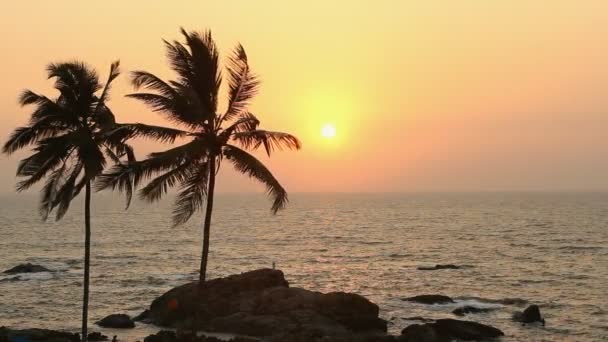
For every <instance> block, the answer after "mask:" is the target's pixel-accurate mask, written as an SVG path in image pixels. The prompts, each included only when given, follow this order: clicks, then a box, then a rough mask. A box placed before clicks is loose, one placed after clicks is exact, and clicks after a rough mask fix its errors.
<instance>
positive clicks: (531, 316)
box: [513, 305, 545, 325]
mask: <svg viewBox="0 0 608 342" xmlns="http://www.w3.org/2000/svg"><path fill="white" fill-rule="evenodd" d="M513 320H514V321H517V322H521V323H534V322H540V323H542V324H543V325H545V319H544V318H543V317H542V315H541V314H540V308H539V307H538V305H530V306H528V307H527V308H526V309H525V310H524V311H523V312H516V313H514V314H513Z"/></svg>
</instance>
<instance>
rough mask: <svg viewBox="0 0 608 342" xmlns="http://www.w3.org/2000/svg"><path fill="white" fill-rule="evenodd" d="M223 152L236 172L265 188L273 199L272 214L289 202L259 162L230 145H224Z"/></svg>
mask: <svg viewBox="0 0 608 342" xmlns="http://www.w3.org/2000/svg"><path fill="white" fill-rule="evenodd" d="M223 152H224V155H225V156H226V159H228V160H230V162H232V164H233V165H234V168H235V169H236V170H237V171H239V172H241V173H243V174H246V175H247V176H249V177H251V178H254V179H256V180H257V181H259V182H261V183H262V184H264V185H265V186H266V193H267V194H268V195H269V196H270V197H272V198H273V203H272V209H271V210H272V212H273V213H274V214H276V213H277V212H278V211H279V210H280V209H283V208H284V207H285V205H287V202H288V201H289V200H288V198H287V191H285V189H284V188H283V186H282V185H281V184H280V183H279V181H278V180H277V179H276V178H275V177H274V176H273V174H272V173H271V172H270V170H268V168H266V166H264V164H262V162H261V161H259V160H258V159H256V158H255V157H254V156H252V155H251V154H249V153H247V152H245V151H243V150H241V149H240V148H238V147H236V146H232V145H226V146H225V147H224V149H223Z"/></svg>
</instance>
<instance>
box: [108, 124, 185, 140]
mask: <svg viewBox="0 0 608 342" xmlns="http://www.w3.org/2000/svg"><path fill="white" fill-rule="evenodd" d="M188 134H189V132H186V131H183V130H180V129H175V128H169V127H162V126H152V125H146V124H142V123H134V124H117V125H115V129H114V130H112V132H109V133H108V138H110V139H112V140H117V139H118V140H120V141H124V140H127V139H133V138H149V139H153V140H156V141H159V142H163V143H170V144H172V143H174V142H175V139H177V138H183V137H186V136H187V135H188Z"/></svg>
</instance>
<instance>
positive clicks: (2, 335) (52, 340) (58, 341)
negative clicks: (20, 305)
mask: <svg viewBox="0 0 608 342" xmlns="http://www.w3.org/2000/svg"><path fill="white" fill-rule="evenodd" d="M0 341H2V342H5V341H6V342H13V341H46V342H80V336H79V335H78V334H72V333H68V332H62V331H55V330H48V329H22V330H17V329H9V328H6V327H0Z"/></svg>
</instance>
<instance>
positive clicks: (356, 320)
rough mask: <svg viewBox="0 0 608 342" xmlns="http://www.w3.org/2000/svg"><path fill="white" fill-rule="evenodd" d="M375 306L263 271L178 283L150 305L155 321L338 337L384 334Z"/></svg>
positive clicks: (276, 272)
mask: <svg viewBox="0 0 608 342" xmlns="http://www.w3.org/2000/svg"><path fill="white" fill-rule="evenodd" d="M378 313H379V308H378V306H377V305H376V304H374V303H372V302H370V301H369V300H367V299H366V298H364V297H362V296H359V295H357V294H352V293H344V292H333V293H327V294H323V293H319V292H313V291H308V290H304V289H300V288H290V287H289V284H288V283H287V281H286V280H285V277H284V275H283V272H281V271H279V270H271V269H262V270H256V271H251V272H247V273H243V274H240V275H233V276H229V277H226V278H219V279H213V280H210V281H208V282H206V283H205V284H204V285H203V287H202V288H200V289H199V287H198V283H190V284H186V285H182V286H179V287H177V288H174V289H172V290H170V291H169V292H167V293H165V294H164V295H162V296H160V297H159V298H157V299H156V300H154V302H153V303H152V305H151V307H150V318H151V320H152V321H153V322H154V323H155V324H158V325H164V326H173V327H184V328H190V327H192V326H196V327H198V328H201V329H204V330H208V331H221V332H231V333H239V334H243V335H249V336H270V335H281V334H293V333H295V332H314V333H317V334H320V335H322V336H337V335H341V334H350V333H352V332H371V331H380V332H386V325H387V323H386V321H384V320H383V319H380V318H379V317H378Z"/></svg>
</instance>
